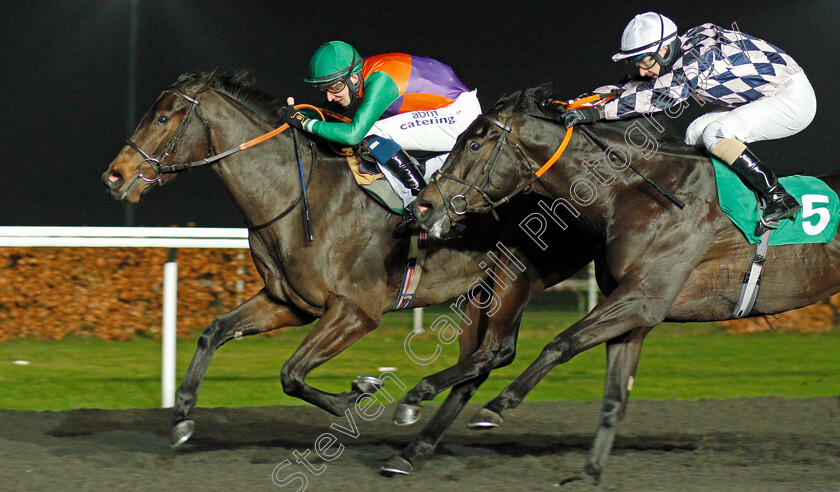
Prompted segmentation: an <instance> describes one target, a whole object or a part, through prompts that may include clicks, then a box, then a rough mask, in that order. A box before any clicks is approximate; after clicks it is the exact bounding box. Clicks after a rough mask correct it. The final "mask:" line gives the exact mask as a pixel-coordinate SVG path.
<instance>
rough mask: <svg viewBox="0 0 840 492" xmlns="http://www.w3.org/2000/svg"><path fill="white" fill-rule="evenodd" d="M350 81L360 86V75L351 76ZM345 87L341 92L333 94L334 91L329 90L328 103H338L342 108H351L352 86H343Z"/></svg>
mask: <svg viewBox="0 0 840 492" xmlns="http://www.w3.org/2000/svg"><path fill="white" fill-rule="evenodd" d="M350 81H351V82H353V84H358V83H359V74H353V75H351V76H350ZM343 85H344V87H342V88H341V90H339V91H336V92H333V91H330V90H328V91H327V101H330V102H336V103H338V104H340V105H341V106H342V107H344V108H346V107H347V106H350V103H351V102H352V98H351V97H350V86H349V85H347V84H343Z"/></svg>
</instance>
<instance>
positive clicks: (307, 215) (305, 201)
mask: <svg viewBox="0 0 840 492" xmlns="http://www.w3.org/2000/svg"><path fill="white" fill-rule="evenodd" d="M286 102H287V103H288V104H289V106H294V104H295V100H294V98H291V97H290V98H288V100H287V101H286ZM292 139H293V140H294V144H295V157H297V161H298V171H299V172H300V186H301V188H302V192H301V196H303V219H304V222H305V224H306V242H309V243H311V242H312V241H314V240H315V235H314V234H313V232H312V215H311V213H310V211H309V200H308V199H307V198H306V179H305V178H304V177H303V160H302V159H301V157H300V145H299V144H298V131H297V128H292Z"/></svg>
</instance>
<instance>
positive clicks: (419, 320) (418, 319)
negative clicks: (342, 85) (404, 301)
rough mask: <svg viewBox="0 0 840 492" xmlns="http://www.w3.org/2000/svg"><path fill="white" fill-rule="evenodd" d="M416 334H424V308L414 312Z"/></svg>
mask: <svg viewBox="0 0 840 492" xmlns="http://www.w3.org/2000/svg"><path fill="white" fill-rule="evenodd" d="M414 333H423V308H416V309H415V310H414Z"/></svg>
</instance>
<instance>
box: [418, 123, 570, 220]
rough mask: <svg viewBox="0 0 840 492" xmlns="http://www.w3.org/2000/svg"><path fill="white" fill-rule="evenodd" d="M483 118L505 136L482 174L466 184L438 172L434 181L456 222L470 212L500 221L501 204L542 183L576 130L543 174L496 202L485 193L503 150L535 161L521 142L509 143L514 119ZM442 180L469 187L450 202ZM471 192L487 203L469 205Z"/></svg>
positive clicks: (566, 137)
mask: <svg viewBox="0 0 840 492" xmlns="http://www.w3.org/2000/svg"><path fill="white" fill-rule="evenodd" d="M479 118H484V119H486V120H487V121H489V122H490V123H492V124H493V125H495V126H497V127H499V129H501V130H502V132H501V136H500V137H499V140H497V141H496V145H495V147H493V151H492V152H491V154H490V157H488V158H487V161H485V162H484V165H483V166H482V169H481V172H480V173H479V174H478V176H476V178H475V180H474V181H473V182H472V183H467V182H466V181H464V180H463V179H461V178H459V177H457V176H454V175H452V174H449V173H445V172H442V171H439V172H438V173H436V174H435V176H434V177H433V178H432V180H431V181H432V183H434V185H435V187H436V188H437V190H438V193H440V196H441V198H442V199H443V203H444V205H445V207H446V211H447V214H449V218H450V219H454V217H453V216H463V215H465V214H467V213H473V212H475V213H486V212H490V213H491V214H492V215H493V218H495V219H496V220H497V221H498V220H499V215H498V214H497V213H496V207H498V206H500V205H504V204H505V203H507V202H509V201H510V199H511V198H513V197H514V196H516V195H518V194H519V193H522V192H523V191H526V190H527V191H528V192H530V190H531V188H532V187H533V184H534V182H535V181H536V180H538V179H539V178H540V176H542V174H543V173H544V172H545V171H546V170H547V169H548V168H549V167H551V165H552V164H554V162H555V161H556V160H557V158H559V157H560V155H561V154H562V153H563V151H564V150H565V149H566V146H567V145H568V142H569V138H570V137H571V134H572V129H571V128H569V129H567V130H566V136H565V137H564V138H563V142H562V143H561V145H560V148H558V149H557V152H555V153H554V155H553V156H552V157H551V159H549V161H548V162H546V163H545V164H544V165H543V166H542V167H541V168H540V170H539V171H537V172H535V173H534V174H533V175H532V176H531V177H530V178H529V179H527V180H525V181H524V182H523V183H522V184H520V185H519V186H517V187H516V188H514V189H513V191H511V192H510V193H508V194H507V195H505V196H503V197H502V198H500V199H498V200H493V199H492V198H490V196H489V195H488V194H487V192H486V191H484V188H485V187H486V186H487V184H488V183H489V182H490V176H491V175H492V173H493V168H494V167H495V165H496V160H497V159H498V157H499V155H500V154H501V153H502V151H504V149H505V147H506V146H508V145H510V146H511V147H513V148H515V149H516V150H517V151H518V152H519V153H520V154H522V157H523V158H524V159H525V162H529V163H530V162H533V160H532V159H529V158H528V156H527V155H525V152H524V151H523V150H522V146H521V145H519V143H518V142H517V143H513V144H509V140H510V137H509V136H510V132H511V127H510V120H511V118H512V117H508V118H507V120H505V122H504V123H502V122H501V121H499V120H497V119H495V118H492V117H490V116H487V115H481V116H479ZM529 167H530V166H529ZM482 177H484V182H483V183H482V184H481V185H479V184H478V183H479V181H480V180H481V179H482ZM442 178H446V179H449V180H452V181H455V182H456V183H460V184H462V185H465V186H467V190H466V191H464V193H457V194H455V195H453V196H452V198H450V199H448V200H447V198H446V194H445V193H444V192H443V188H442V187H441V185H440V182H439V181H440V179H442ZM470 190H475V191H476V193H478V194H479V195H480V196H481V198H482V199H483V200H484V204H483V205H478V206H472V205H470V204H469V200H467V197H466V194H467V193H469V191H470ZM459 205H461V206H459Z"/></svg>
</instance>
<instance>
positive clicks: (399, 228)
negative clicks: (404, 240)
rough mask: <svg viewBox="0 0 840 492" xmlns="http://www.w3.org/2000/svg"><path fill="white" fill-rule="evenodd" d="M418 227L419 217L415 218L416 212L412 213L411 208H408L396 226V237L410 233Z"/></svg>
mask: <svg viewBox="0 0 840 492" xmlns="http://www.w3.org/2000/svg"><path fill="white" fill-rule="evenodd" d="M417 228H418V226H417V219H415V218H414V214H413V213H411V211H410V210H409V209H406V210H405V213H404V214H403V216H402V219H400V221H399V222H398V223H397V225H396V227H394V237H399V236H402V235H404V234H406V233H410V232H411V231H413V230H415V229H417Z"/></svg>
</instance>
